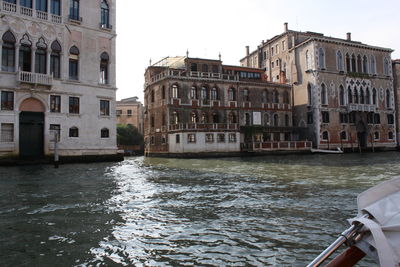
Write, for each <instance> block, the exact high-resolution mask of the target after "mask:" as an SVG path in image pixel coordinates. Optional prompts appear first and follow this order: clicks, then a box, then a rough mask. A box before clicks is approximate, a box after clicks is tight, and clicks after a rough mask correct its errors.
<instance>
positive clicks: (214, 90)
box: [211, 87, 218, 100]
mask: <svg viewBox="0 0 400 267" xmlns="http://www.w3.org/2000/svg"><path fill="white" fill-rule="evenodd" d="M211 100H218V89H217V88H216V87H213V88H212V89H211Z"/></svg>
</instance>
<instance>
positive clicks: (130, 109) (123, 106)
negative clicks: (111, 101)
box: [116, 96, 143, 134]
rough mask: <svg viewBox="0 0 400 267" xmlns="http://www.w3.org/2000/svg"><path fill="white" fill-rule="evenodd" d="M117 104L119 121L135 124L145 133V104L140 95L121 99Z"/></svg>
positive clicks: (120, 122) (119, 122)
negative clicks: (140, 99) (139, 99)
mask: <svg viewBox="0 0 400 267" xmlns="http://www.w3.org/2000/svg"><path fill="white" fill-rule="evenodd" d="M116 106H117V107H116V115H117V123H118V124H130V125H132V126H135V127H136V128H137V129H138V130H139V132H140V133H142V134H143V105H142V103H141V102H140V101H138V97H136V96H135V97H129V98H125V99H121V100H120V101H117V105H116Z"/></svg>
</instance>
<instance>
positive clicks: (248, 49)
mask: <svg viewBox="0 0 400 267" xmlns="http://www.w3.org/2000/svg"><path fill="white" fill-rule="evenodd" d="M248 55H250V47H249V46H248V45H246V56H248Z"/></svg>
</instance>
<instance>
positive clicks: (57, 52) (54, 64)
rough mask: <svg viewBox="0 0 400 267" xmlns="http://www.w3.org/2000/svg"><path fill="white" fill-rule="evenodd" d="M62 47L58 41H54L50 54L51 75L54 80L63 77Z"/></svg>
mask: <svg viewBox="0 0 400 267" xmlns="http://www.w3.org/2000/svg"><path fill="white" fill-rule="evenodd" d="M60 59H61V45H60V43H59V42H58V41H54V42H53V43H52V44H51V54H50V74H52V75H53V77H54V78H60V77H61V71H60V66H61V60H60Z"/></svg>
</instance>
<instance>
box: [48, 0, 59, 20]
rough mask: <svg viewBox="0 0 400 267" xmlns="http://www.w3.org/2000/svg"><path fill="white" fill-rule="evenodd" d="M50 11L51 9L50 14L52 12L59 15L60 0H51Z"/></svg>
mask: <svg viewBox="0 0 400 267" xmlns="http://www.w3.org/2000/svg"><path fill="white" fill-rule="evenodd" d="M50 11H51V14H54V15H57V16H60V15H61V6H60V0H51V4H50Z"/></svg>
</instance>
